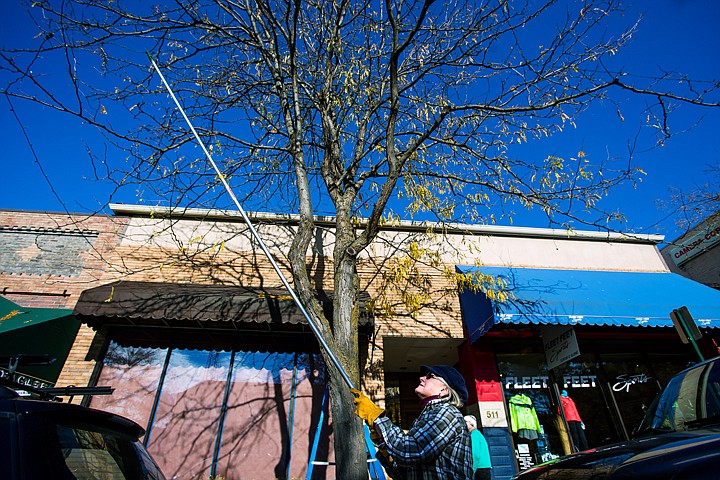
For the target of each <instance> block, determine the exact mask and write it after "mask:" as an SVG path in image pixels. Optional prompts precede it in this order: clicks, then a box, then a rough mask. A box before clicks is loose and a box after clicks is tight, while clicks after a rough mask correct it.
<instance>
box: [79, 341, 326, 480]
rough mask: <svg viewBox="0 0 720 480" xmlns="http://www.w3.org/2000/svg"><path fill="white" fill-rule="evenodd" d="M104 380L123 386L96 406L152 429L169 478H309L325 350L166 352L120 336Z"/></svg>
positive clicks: (151, 440)
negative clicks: (120, 342)
mask: <svg viewBox="0 0 720 480" xmlns="http://www.w3.org/2000/svg"><path fill="white" fill-rule="evenodd" d="M165 363H167V365H165ZM163 367H165V371H164V374H163ZM228 378H230V383H229V385H228ZM97 384H98V385H110V386H113V387H114V388H115V389H116V390H115V392H114V393H113V395H110V396H105V397H100V396H98V397H94V398H93V399H92V406H93V407H95V408H101V409H103V410H107V411H112V412H115V413H118V414H121V415H124V416H127V417H129V418H132V419H133V420H135V421H136V422H137V423H139V424H140V425H142V426H144V427H146V429H147V433H146V439H145V440H146V443H147V446H148V450H149V451H150V453H151V454H152V455H153V457H154V458H155V460H156V461H157V463H158V464H159V465H160V467H161V468H162V470H163V472H164V473H165V475H166V476H167V477H168V478H183V479H203V480H205V479H207V478H209V477H210V476H211V475H213V476H215V477H218V478H219V477H222V478H224V479H225V480H232V479H240V478H243V479H244V478H291V477H293V478H304V477H305V474H306V471H307V466H308V461H309V456H310V451H311V448H312V445H313V441H314V439H315V433H316V429H317V427H318V425H317V423H318V421H319V418H320V412H321V404H322V397H323V394H324V392H325V384H326V379H325V369H324V364H323V361H322V356H321V355H320V354H307V353H278V352H245V351H237V352H219V351H209V350H180V349H176V350H172V351H171V352H170V354H169V355H168V351H167V350H166V349H152V348H144V349H141V348H132V347H123V346H120V345H118V344H116V343H114V342H113V343H111V345H110V348H109V351H108V354H107V356H106V358H105V359H104V362H103V368H102V371H101V373H100V377H99V380H98V382H97ZM225 399H227V403H226V404H225V405H224V404H223V401H224V400H225ZM153 406H155V408H154V409H153ZM224 407H225V408H224ZM328 418H329V415H325V422H328V421H329V420H328ZM323 433H324V434H323V435H322V437H321V441H320V444H319V446H318V447H319V448H318V455H317V457H316V458H317V460H327V461H330V462H332V461H333V459H332V458H328V455H330V454H331V453H330V450H331V449H330V448H329V445H330V444H331V442H332V436H331V435H332V429H331V428H328V425H327V423H326V424H325V426H324V429H323ZM329 468H331V467H329ZM328 473H330V472H328ZM333 474H334V472H333V473H331V474H330V476H332V475H333Z"/></svg>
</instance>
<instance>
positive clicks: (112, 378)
mask: <svg viewBox="0 0 720 480" xmlns="http://www.w3.org/2000/svg"><path fill="white" fill-rule="evenodd" d="M166 357H167V349H166V348H140V347H129V346H121V345H119V344H118V343H116V342H110V345H109V347H108V350H107V353H106V355H105V358H104V360H103V365H102V370H101V371H100V376H99V377H98V379H97V382H96V384H97V385H101V386H111V387H112V388H113V389H114V391H113V394H112V395H108V396H104V395H103V396H95V397H92V398H91V402H90V406H91V407H93V408H97V409H99V410H105V411H107V412H112V413H117V414H118V415H122V416H125V417H127V418H129V419H130V420H133V421H135V422H136V423H138V424H139V425H141V426H143V427H145V426H147V424H148V420H149V419H150V413H151V410H152V406H153V402H154V399H155V395H156V393H157V392H158V390H159V385H160V377H161V375H162V371H163V365H164V364H165V360H166Z"/></svg>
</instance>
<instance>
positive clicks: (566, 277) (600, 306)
mask: <svg viewBox="0 0 720 480" xmlns="http://www.w3.org/2000/svg"><path fill="white" fill-rule="evenodd" d="M456 268H457V270H458V271H459V272H461V273H468V272H473V271H478V272H480V273H483V274H485V275H492V276H493V277H500V278H501V279H502V280H503V281H504V284H505V287H504V289H505V291H507V292H508V293H510V296H511V298H510V300H508V301H506V302H494V301H491V300H489V299H488V298H487V296H486V295H485V294H483V293H480V292H478V293H473V292H470V291H465V292H463V293H461V294H460V306H461V309H462V314H463V318H464V320H465V325H466V326H467V329H468V335H469V337H470V340H471V341H475V340H477V339H478V338H479V337H480V336H482V335H483V334H484V333H485V332H487V331H488V330H489V329H490V327H492V326H493V325H494V324H495V323H513V324H556V325H558V324H559V325H612V326H624V327H672V326H673V323H672V320H671V319H670V312H672V311H673V310H674V309H676V308H680V307H682V306H686V307H687V308H688V310H689V311H690V313H691V314H692V316H693V318H694V319H695V322H696V323H697V325H698V327H701V328H720V291H718V290H715V289H713V288H710V287H707V286H705V285H703V284H701V283H698V282H695V281H693V280H689V279H687V278H685V277H683V276H680V275H677V274H674V273H660V272H652V273H648V272H607V271H583V270H550V269H535V268H512V267H474V266H463V265H457V266H456Z"/></svg>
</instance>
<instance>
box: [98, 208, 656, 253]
mask: <svg viewBox="0 0 720 480" xmlns="http://www.w3.org/2000/svg"><path fill="white" fill-rule="evenodd" d="M110 209H111V210H112V211H113V213H114V214H116V215H124V216H129V217H148V218H151V217H169V218H184V219H203V220H222V221H243V218H242V215H241V214H240V212H237V211H232V210H219V209H204V208H173V207H151V206H144V205H127V204H120V203H111V204H110ZM247 215H248V217H249V218H250V219H251V220H257V221H266V222H287V223H297V222H299V221H300V216H299V215H297V214H276V213H264V212H247ZM315 222H316V223H318V224H321V225H326V226H334V224H335V217H332V216H316V217H315ZM358 224H359V225H364V224H365V220H364V219H361V220H360V221H359V222H358ZM432 228H435V229H442V230H444V231H446V232H450V233H467V234H481V235H483V234H484V235H495V236H508V237H535V238H554V239H572V240H594V241H605V242H607V241H621V242H634V243H644V244H647V243H650V244H658V243H662V242H663V241H664V240H665V236H664V235H657V234H635V233H621V232H610V231H607V232H600V231H591V230H572V229H557V228H537V227H513V226H503V225H470V224H461V223H441V222H427V221H422V222H418V221H412V220H399V221H393V222H389V223H388V224H386V225H383V226H381V229H382V230H407V231H426V230H428V229H432Z"/></svg>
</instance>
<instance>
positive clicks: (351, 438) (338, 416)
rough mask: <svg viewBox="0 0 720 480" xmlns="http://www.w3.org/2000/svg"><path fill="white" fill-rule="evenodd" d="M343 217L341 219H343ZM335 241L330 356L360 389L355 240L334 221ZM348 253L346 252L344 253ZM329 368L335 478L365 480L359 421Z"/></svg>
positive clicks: (342, 385)
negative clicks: (333, 357)
mask: <svg viewBox="0 0 720 480" xmlns="http://www.w3.org/2000/svg"><path fill="white" fill-rule="evenodd" d="M343 218H344V217H343ZM337 225H338V228H337V230H336V232H337V234H336V242H335V251H334V259H335V272H334V274H335V277H334V289H335V298H334V306H333V338H334V342H333V348H334V352H333V353H334V354H335V355H336V356H337V357H338V359H339V360H340V363H341V364H342V365H343V366H344V367H345V370H346V373H347V374H348V376H349V377H350V379H351V380H352V381H353V383H355V387H356V388H358V389H359V388H360V374H359V372H360V365H359V355H358V318H359V305H358V293H359V290H360V280H359V278H358V275H357V268H356V257H355V251H354V250H352V249H349V248H348V246H349V245H350V244H351V243H352V241H353V240H355V238H354V235H353V232H352V227H351V226H350V223H349V222H342V221H338V223H337ZM348 250H349V252H348ZM334 370H335V369H334V367H333V368H331V369H330V372H331V374H330V384H331V394H332V395H331V404H332V413H333V426H334V432H335V458H336V460H337V472H336V473H337V478H339V479H343V480H346V479H347V480H367V478H368V468H367V454H366V448H365V434H364V431H363V424H362V420H360V419H359V418H358V417H357V416H356V415H355V404H354V403H353V396H352V394H351V393H350V391H349V388H348V386H347V385H345V381H344V379H343V378H342V376H341V375H340V373H339V372H336V371H334Z"/></svg>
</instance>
